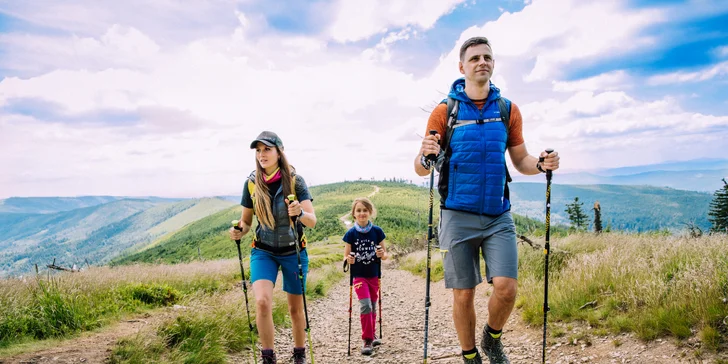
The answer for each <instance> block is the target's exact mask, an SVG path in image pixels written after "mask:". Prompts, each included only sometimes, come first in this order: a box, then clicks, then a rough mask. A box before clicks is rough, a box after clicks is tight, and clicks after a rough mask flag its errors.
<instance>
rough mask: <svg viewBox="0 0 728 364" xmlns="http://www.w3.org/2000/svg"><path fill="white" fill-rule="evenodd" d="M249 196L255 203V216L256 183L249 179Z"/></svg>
mask: <svg viewBox="0 0 728 364" xmlns="http://www.w3.org/2000/svg"><path fill="white" fill-rule="evenodd" d="M248 194H250V199H251V200H252V201H253V215H255V182H254V181H253V179H251V178H248Z"/></svg>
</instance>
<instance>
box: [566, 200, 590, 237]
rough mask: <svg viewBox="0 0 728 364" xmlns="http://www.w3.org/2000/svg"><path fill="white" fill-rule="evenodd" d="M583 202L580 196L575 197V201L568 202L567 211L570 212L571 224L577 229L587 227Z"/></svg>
mask: <svg viewBox="0 0 728 364" xmlns="http://www.w3.org/2000/svg"><path fill="white" fill-rule="evenodd" d="M583 205H584V203H583V202H579V198H578V197H575V198H574V202H572V203H570V204H566V213H567V214H569V221H571V226H572V227H573V228H575V229H577V230H581V229H584V228H586V218H587V216H586V214H585V213H584V209H583V207H582V206H583Z"/></svg>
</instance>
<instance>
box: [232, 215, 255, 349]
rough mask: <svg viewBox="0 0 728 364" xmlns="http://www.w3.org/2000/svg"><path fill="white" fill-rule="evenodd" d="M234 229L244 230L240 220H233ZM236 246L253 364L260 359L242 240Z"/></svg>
mask: <svg viewBox="0 0 728 364" xmlns="http://www.w3.org/2000/svg"><path fill="white" fill-rule="evenodd" d="M231 223H232V225H233V228H234V229H235V230H238V231H242V230H243V229H242V228H240V226H238V224H239V223H240V222H239V221H238V220H233V221H232V222H231ZM235 244H236V245H237V246H238V261H239V262H240V276H241V277H242V278H243V295H244V296H245V311H246V312H247V313H248V332H249V333H250V350H251V351H252V352H253V363H257V362H258V359H257V357H256V355H255V350H257V349H256V347H255V341H254V340H253V324H252V323H251V322H250V309H249V308H248V285H247V284H246V283H245V268H243V253H242V252H241V251H240V240H235Z"/></svg>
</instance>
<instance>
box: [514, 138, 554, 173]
mask: <svg viewBox="0 0 728 364" xmlns="http://www.w3.org/2000/svg"><path fill="white" fill-rule="evenodd" d="M508 154H509V155H510V156H511V162H513V166H514V167H516V169H517V170H518V172H521V173H522V174H525V175H533V174H538V173H541V171H539V170H538V167H537V164H538V158H537V157H534V156H532V155H530V154H528V150H526V143H521V144H519V145H514V146H512V147H508ZM540 156H541V157H545V159H544V161H543V163H541V169H543V170H547V169H550V170H552V171H555V170H557V169H559V153H558V152H555V151H554V152H551V153H550V154H546V152H541V154H540Z"/></svg>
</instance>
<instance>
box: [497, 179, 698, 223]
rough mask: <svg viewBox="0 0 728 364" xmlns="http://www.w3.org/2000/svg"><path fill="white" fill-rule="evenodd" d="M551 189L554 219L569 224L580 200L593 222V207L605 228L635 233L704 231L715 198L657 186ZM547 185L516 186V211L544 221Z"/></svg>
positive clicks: (557, 186)
mask: <svg viewBox="0 0 728 364" xmlns="http://www.w3.org/2000/svg"><path fill="white" fill-rule="evenodd" d="M554 178H555V181H554V184H552V186H551V219H552V221H554V222H559V223H567V224H568V215H567V214H566V204H567V203H571V202H573V201H574V197H579V201H582V202H584V205H583V207H584V212H586V214H587V215H588V216H589V218H588V220H589V221H590V223H591V222H592V221H593V219H594V214H593V210H592V208H593V205H594V202H595V201H599V203H600V204H601V208H602V226H604V227H606V226H607V225H610V226H611V228H612V229H615V230H626V231H633V232H643V231H654V230H662V229H669V230H680V229H683V228H684V227H685V225H684V224H685V223H688V222H693V223H695V224H697V225H698V226H700V227H701V228H703V229H707V228H709V227H710V223H709V222H708V220H707V211H708V206H709V205H710V201H711V199H712V196H711V195H710V194H708V193H703V192H695V191H684V190H675V189H672V188H663V187H654V186H616V185H583V186H578V185H562V184H558V183H556V182H557V181H556V177H554ZM545 189H546V185H545V183H513V184H511V199H512V201H513V212H515V213H518V214H521V215H525V216H528V217H532V218H536V219H538V220H543V217H544V212H545V209H544V200H545Z"/></svg>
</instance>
